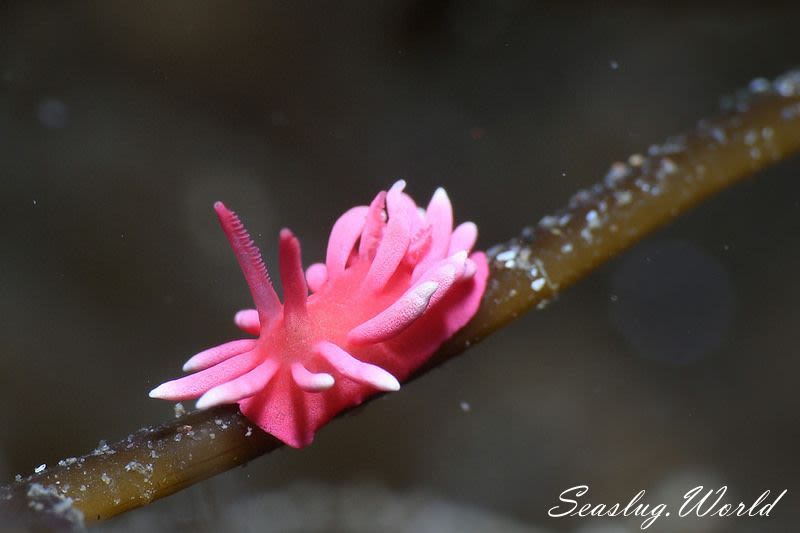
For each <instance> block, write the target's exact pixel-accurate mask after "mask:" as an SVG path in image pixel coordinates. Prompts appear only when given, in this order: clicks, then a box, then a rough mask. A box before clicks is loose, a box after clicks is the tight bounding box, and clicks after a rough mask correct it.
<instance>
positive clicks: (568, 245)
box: [561, 242, 572, 254]
mask: <svg viewBox="0 0 800 533" xmlns="http://www.w3.org/2000/svg"><path fill="white" fill-rule="evenodd" d="M570 252H572V243H571V242H568V243H566V244H563V245H561V253H562V254H568V253H570Z"/></svg>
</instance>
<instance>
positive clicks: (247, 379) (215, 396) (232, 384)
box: [195, 359, 280, 409]
mask: <svg viewBox="0 0 800 533" xmlns="http://www.w3.org/2000/svg"><path fill="white" fill-rule="evenodd" d="M279 366H280V365H279V364H278V363H277V362H276V361H273V360H271V359H267V360H266V361H264V362H263V363H261V364H260V365H258V366H256V367H255V368H253V369H252V370H250V371H249V372H247V373H245V374H242V375H241V376H239V377H238V378H236V379H234V380H232V381H229V382H227V383H223V384H222V385H217V386H216V387H214V388H212V389H210V390H208V391H207V392H206V393H205V394H203V395H202V396H201V397H200V399H198V400H197V403H196V404H195V407H197V408H198V409H208V408H210V407H214V406H217V405H222V404H225V403H235V402H238V401H239V400H243V399H244V398H248V397H250V396H252V395H254V394H255V393H257V392H258V391H260V390H261V389H263V388H264V387H266V386H267V384H268V383H269V382H270V380H272V378H273V377H274V376H275V374H276V373H277V371H278V368H279Z"/></svg>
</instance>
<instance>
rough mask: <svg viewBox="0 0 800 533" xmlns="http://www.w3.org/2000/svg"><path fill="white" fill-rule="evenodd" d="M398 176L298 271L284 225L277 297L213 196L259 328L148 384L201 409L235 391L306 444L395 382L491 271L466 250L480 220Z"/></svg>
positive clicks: (267, 421) (233, 399) (256, 256)
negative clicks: (408, 186) (464, 216)
mask: <svg viewBox="0 0 800 533" xmlns="http://www.w3.org/2000/svg"><path fill="white" fill-rule="evenodd" d="M404 187H405V182H403V181H399V182H397V183H395V184H394V185H393V186H392V187H391V189H390V190H389V191H388V192H385V191H382V192H380V193H379V194H378V195H377V196H376V197H375V199H374V200H373V201H372V203H371V204H370V205H369V206H358V207H354V208H352V209H350V210H349V211H347V212H346V213H345V214H344V215H342V216H341V217H340V218H339V220H338V221H337V222H336V223H335V224H334V226H333V230H332V231H331V235H330V240H329V242H328V249H327V254H326V258H325V262H324V263H316V264H313V265H311V266H310V267H309V268H308V269H307V270H306V272H305V274H304V273H303V267H302V262H301V257H300V244H299V242H298V240H297V239H296V238H295V237H294V235H293V234H292V233H291V232H290V231H289V230H288V229H284V230H282V231H281V233H280V248H279V252H280V255H279V266H280V275H281V280H282V282H283V292H284V301H283V304H281V302H280V300H279V299H278V296H277V294H276V293H275V291H274V289H273V287H272V284H271V282H270V279H269V275H268V273H267V269H266V266H265V265H264V262H263V261H262V259H261V254H260V252H259V250H258V248H256V246H255V245H254V244H253V241H252V240H251V239H250V236H249V235H248V233H247V231H246V230H245V228H244V226H243V225H242V223H241V222H240V220H239V218H238V217H237V216H236V214H235V213H233V212H232V211H230V210H228V209H227V208H226V207H225V206H224V205H223V204H222V203H221V202H217V203H216V204H215V205H214V209H215V210H216V212H217V215H218V217H219V220H220V224H221V225H222V228H223V230H224V232H225V234H226V236H227V237H228V240H229V241H230V244H231V247H232V248H233V250H234V252H235V254H236V258H237V259H238V261H239V265H240V266H241V268H242V271H243V273H244V276H245V278H246V280H247V283H248V285H249V287H250V292H251V294H252V296H253V302H254V303H255V307H256V308H255V309H247V310H243V311H239V312H238V313H237V314H236V316H235V318H234V320H235V322H236V324H237V325H238V326H239V327H240V328H241V329H242V330H244V331H246V332H248V333H251V334H253V335H257V336H258V338H256V339H241V340H235V341H232V342H228V343H226V344H222V345H220V346H217V347H215V348H211V349H209V350H205V351H203V352H200V353H199V354H197V355H195V356H194V357H192V358H191V359H189V360H188V361H187V362H186V364H185V365H184V370H185V371H188V372H194V373H193V374H190V375H188V376H186V377H183V378H180V379H176V380H174V381H169V382H167V383H164V384H162V385H160V386H159V387H156V388H155V389H153V391H151V392H150V396H151V397H154V398H163V399H167V400H175V401H177V400H186V399H192V398H199V400H198V401H197V407H198V408H200V409H203V408H208V407H212V406H215V405H219V404H223V403H238V404H239V406H240V409H241V411H242V413H243V414H244V415H245V416H246V417H247V418H248V419H249V420H251V421H252V422H253V423H255V424H256V425H258V426H259V427H261V428H262V429H263V430H264V431H266V432H268V433H270V434H272V435H274V436H275V437H277V438H279V439H280V440H282V441H283V442H285V443H286V444H288V445H290V446H294V447H303V446H306V445H308V444H310V443H311V441H312V440H313V438H314V433H315V432H316V430H318V429H319V428H320V427H321V426H323V425H324V424H325V423H326V422H328V421H329V420H330V419H331V418H333V417H334V416H335V415H336V414H337V413H339V412H341V411H342V410H344V409H346V408H348V407H352V406H355V405H358V404H360V403H361V402H363V401H364V399H366V398H367V397H369V396H371V395H373V394H375V393H377V392H379V391H396V390H398V389H399V388H400V382H401V381H403V380H405V379H406V378H407V377H408V376H409V375H410V374H411V373H412V372H413V371H414V370H415V369H417V368H419V367H420V366H421V365H422V364H423V363H424V362H425V361H426V360H427V359H428V358H429V357H430V356H431V355H432V354H433V352H434V351H435V350H436V349H437V348H438V347H439V346H440V345H441V344H442V343H443V342H444V341H445V340H447V339H448V338H449V337H450V336H452V335H453V334H454V333H455V332H456V331H458V330H459V329H461V328H462V327H463V326H464V325H465V324H466V323H467V322H468V321H469V319H470V318H472V316H473V315H474V314H475V312H476V311H477V309H478V305H479V303H480V299H481V296H482V295H483V292H484V289H485V287H486V280H487V277H488V265H487V261H486V256H485V255H484V254H483V253H482V252H473V253H472V254H471V255H470V251H471V250H472V247H473V246H474V244H475V240H476V238H477V228H476V226H475V224H473V223H471V222H465V223H463V224H461V225H459V226H458V227H456V228H455V229H453V211H452V207H451V205H450V200H449V199H448V197H447V194H446V193H445V192H444V189H438V190H437V191H436V193H435V194H434V195H433V198H432V199H431V201H430V203H429V204H428V207H427V209H420V208H418V207H417V205H416V204H415V203H414V201H413V200H412V199H411V197H410V196H408V195H407V194H406V193H404V192H403V189H404ZM308 289H310V290H311V292H312V294H311V295H308Z"/></svg>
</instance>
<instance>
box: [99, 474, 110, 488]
mask: <svg viewBox="0 0 800 533" xmlns="http://www.w3.org/2000/svg"><path fill="white" fill-rule="evenodd" d="M100 479H101V480H102V481H103V483H105V484H106V485H111V478H110V477H109V476H108V474H106V473H105V472H103V473H102V474H100Z"/></svg>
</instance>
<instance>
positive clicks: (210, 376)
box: [150, 350, 261, 401]
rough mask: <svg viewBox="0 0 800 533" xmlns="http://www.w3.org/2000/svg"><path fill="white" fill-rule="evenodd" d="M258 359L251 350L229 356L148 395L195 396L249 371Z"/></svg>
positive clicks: (169, 382)
mask: <svg viewBox="0 0 800 533" xmlns="http://www.w3.org/2000/svg"><path fill="white" fill-rule="evenodd" d="M260 361H261V358H260V357H259V355H258V351H257V350H251V351H249V352H245V353H243V354H239V355H237V356H235V357H231V358H230V359H228V360H226V361H223V362H221V363H219V364H217V365H214V366H212V367H211V368H206V369H205V370H201V371H200V372H196V373H194V374H190V375H188V376H184V377H182V378H179V379H174V380H172V381H167V382H166V383H162V384H161V385H159V386H158V387H156V388H155V389H153V390H151V391H150V397H151V398H161V399H162V400H172V401H180V400H189V399H192V398H197V397H199V396H201V395H202V394H204V393H206V392H207V391H209V390H211V389H213V388H214V387H216V386H217V385H221V384H223V383H225V382H227V381H231V380H235V379H236V378H238V377H239V376H241V375H242V374H245V373H247V372H249V371H250V370H252V369H253V368H254V367H255V366H256V365H258V364H259V362H260Z"/></svg>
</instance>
